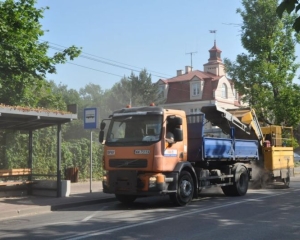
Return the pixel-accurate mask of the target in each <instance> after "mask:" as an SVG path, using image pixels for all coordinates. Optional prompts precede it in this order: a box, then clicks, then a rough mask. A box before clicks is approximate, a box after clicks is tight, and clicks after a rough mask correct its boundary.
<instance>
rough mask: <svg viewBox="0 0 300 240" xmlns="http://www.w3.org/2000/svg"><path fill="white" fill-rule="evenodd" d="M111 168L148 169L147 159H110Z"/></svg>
mask: <svg viewBox="0 0 300 240" xmlns="http://www.w3.org/2000/svg"><path fill="white" fill-rule="evenodd" d="M109 166H110V167H113V168H146V167H147V159H110V160H109Z"/></svg>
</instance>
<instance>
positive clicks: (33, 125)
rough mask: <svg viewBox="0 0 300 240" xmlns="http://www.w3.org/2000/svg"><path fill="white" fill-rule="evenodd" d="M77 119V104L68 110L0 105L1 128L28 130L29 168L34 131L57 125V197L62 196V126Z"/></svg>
mask: <svg viewBox="0 0 300 240" xmlns="http://www.w3.org/2000/svg"><path fill="white" fill-rule="evenodd" d="M76 119H77V105H76V104H73V105H69V106H68V109H67V111H56V110H48V109H44V108H36V109H35V108H29V107H20V106H5V105H0V129H3V130H4V129H5V130H20V131H28V134H29V137H28V153H29V156H28V168H30V169H32V161H33V152H32V143H33V137H32V136H33V135H32V133H33V131H34V130H38V129H42V128H47V127H50V126H56V127H57V169H56V173H57V197H61V126H62V124H64V123H68V122H71V121H73V120H76ZM31 178H32V176H31Z"/></svg>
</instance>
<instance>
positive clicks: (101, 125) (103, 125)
mask: <svg viewBox="0 0 300 240" xmlns="http://www.w3.org/2000/svg"><path fill="white" fill-rule="evenodd" d="M105 126H106V123H105V122H101V124H100V130H104V128H105Z"/></svg>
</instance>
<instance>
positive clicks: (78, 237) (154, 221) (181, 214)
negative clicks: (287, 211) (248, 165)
mask: <svg viewBox="0 0 300 240" xmlns="http://www.w3.org/2000/svg"><path fill="white" fill-rule="evenodd" d="M288 193H291V192H284V193H278V194H274V195H268V196H263V197H259V198H252V199H247V200H242V201H238V202H232V203H228V204H225V205H219V206H215V207H209V208H204V209H199V210H195V211H192V212H191V211H190V210H189V211H188V212H187V211H186V212H184V213H180V214H176V215H172V216H168V217H164V218H160V219H155V220H149V221H145V222H140V223H135V224H130V225H125V226H120V227H113V228H109V229H107V230H95V231H93V232H90V233H84V234H82V235H81V236H78V235H77V236H76V235H74V236H68V237H65V238H60V239H61V240H62V239H75V240H79V239H85V238H90V237H95V236H100V235H104V234H107V233H113V232H117V231H120V230H124V229H129V228H134V227H139V226H143V225H148V224H152V223H158V222H162V221H166V220H171V219H174V218H178V217H183V216H188V215H192V214H197V213H203V212H206V211H210V210H215V209H220V208H225V207H229V206H233V205H238V204H244V203H246V202H253V201H258V200H261V199H265V198H271V197H276V196H280V195H284V194H288Z"/></svg>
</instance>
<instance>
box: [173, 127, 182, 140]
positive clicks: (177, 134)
mask: <svg viewBox="0 0 300 240" xmlns="http://www.w3.org/2000/svg"><path fill="white" fill-rule="evenodd" d="M173 134H174V141H175V142H180V141H182V140H183V133H182V130H181V129H180V128H175V129H174V131H173Z"/></svg>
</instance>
